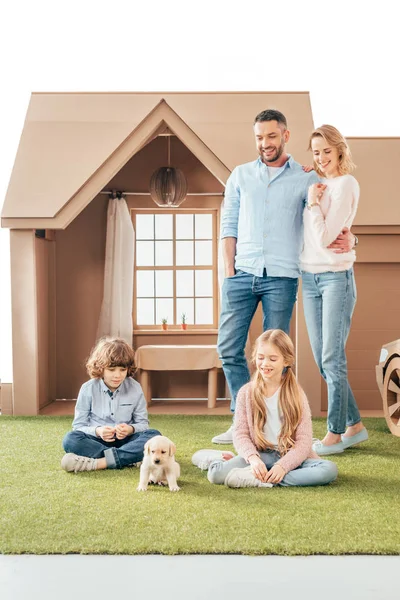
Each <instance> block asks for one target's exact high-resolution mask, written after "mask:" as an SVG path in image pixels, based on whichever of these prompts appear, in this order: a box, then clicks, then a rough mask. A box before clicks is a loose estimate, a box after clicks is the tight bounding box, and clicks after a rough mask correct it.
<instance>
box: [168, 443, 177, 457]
mask: <svg viewBox="0 0 400 600" xmlns="http://www.w3.org/2000/svg"><path fill="white" fill-rule="evenodd" d="M175 452H176V446H175V444H173V443H172V442H170V443H169V452H168V454H169V456H174V454H175Z"/></svg>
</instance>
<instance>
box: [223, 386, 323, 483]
mask: <svg viewBox="0 0 400 600" xmlns="http://www.w3.org/2000/svg"><path fill="white" fill-rule="evenodd" d="M250 390H251V383H247V384H246V385H244V386H243V387H242V388H241V389H240V390H239V393H238V395H237V398H236V409H235V426H234V430H233V444H234V446H235V448H236V451H237V453H238V454H239V455H240V456H242V457H243V458H244V459H245V460H246V461H247V462H248V461H249V457H250V456H251V455H252V454H257V456H260V451H259V450H258V449H257V448H256V445H255V439H254V425H253V411H252V407H251V395H250ZM302 396H303V414H302V417H301V420H300V423H299V424H298V427H297V429H296V431H295V434H294V439H295V445H294V446H293V448H291V449H290V450H289V452H288V453H287V454H285V455H284V456H282V457H281V458H280V459H279V460H278V461H277V463H276V464H277V465H280V466H281V467H282V468H283V469H284V470H285V472H286V473H288V472H289V471H293V469H296V468H297V467H298V466H300V465H301V463H302V462H304V461H305V460H306V459H307V458H319V456H318V454H316V453H315V452H314V451H313V450H312V423H311V411H310V407H309V405H308V400H307V397H306V395H305V394H304V392H303V393H302Z"/></svg>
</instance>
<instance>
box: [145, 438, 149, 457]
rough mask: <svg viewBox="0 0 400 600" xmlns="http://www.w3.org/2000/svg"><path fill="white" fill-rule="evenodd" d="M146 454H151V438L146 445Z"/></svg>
mask: <svg viewBox="0 0 400 600" xmlns="http://www.w3.org/2000/svg"><path fill="white" fill-rule="evenodd" d="M144 454H145V455H146V454H150V440H149V441H148V442H146V443H145V445H144Z"/></svg>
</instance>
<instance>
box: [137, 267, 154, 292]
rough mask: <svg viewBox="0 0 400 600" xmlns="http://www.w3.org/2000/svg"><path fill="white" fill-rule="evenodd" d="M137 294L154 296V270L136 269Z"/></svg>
mask: <svg viewBox="0 0 400 600" xmlns="http://www.w3.org/2000/svg"><path fill="white" fill-rule="evenodd" d="M136 296H137V297H139V296H154V271H136Z"/></svg>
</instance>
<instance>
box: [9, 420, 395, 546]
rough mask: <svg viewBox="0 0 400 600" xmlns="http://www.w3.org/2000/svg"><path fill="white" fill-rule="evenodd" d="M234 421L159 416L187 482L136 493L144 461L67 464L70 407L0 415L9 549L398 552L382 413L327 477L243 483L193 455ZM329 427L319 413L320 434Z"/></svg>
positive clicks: (390, 453)
mask: <svg viewBox="0 0 400 600" xmlns="http://www.w3.org/2000/svg"><path fill="white" fill-rule="evenodd" d="M229 422H230V419H229V417H209V416H203V417H202V416H198V417H191V416H190V417H189V416H178V415H172V416H171V415H168V416H157V417H152V419H151V426H152V427H155V428H158V429H159V430H160V431H162V432H163V433H164V434H165V435H167V436H168V437H171V438H172V439H173V440H174V441H175V442H176V444H177V448H178V450H177V460H178V462H179V463H180V465H181V471H182V475H181V479H180V485H181V491H180V492H178V493H171V492H169V490H168V489H167V488H161V487H154V488H150V489H149V490H148V492H147V493H138V492H136V486H137V483H138V479H139V469H136V468H130V469H124V470H120V471H116V470H108V471H100V472H92V473H80V474H76V475H75V474H71V473H66V472H64V471H62V470H61V468H60V459H61V458H62V456H63V451H62V448H61V440H62V437H63V435H64V434H65V433H66V432H67V431H68V430H69V429H70V426H71V419H70V418H66V417H58V418H57V417H33V418H27V417H25V418H24V417H0V553H3V554H5V553H15V554H20V553H34V554H52V553H61V554H65V553H82V554H147V553H151V554H153V553H161V554H192V553H200V554H209V553H224V554H231V553H233V554H283V555H295V554H303V555H307V554H399V553H400V520H399V519H398V513H399V510H400V463H399V456H400V438H396V437H394V436H393V435H391V434H390V433H389V431H388V429H387V427H386V424H385V422H384V420H383V419H365V424H366V426H367V428H368V430H369V434H370V440H369V441H368V442H367V443H365V444H363V445H361V446H360V447H359V448H353V449H352V450H348V451H347V452H345V453H344V454H343V455H341V456H337V457H335V458H334V459H333V460H334V461H335V462H336V463H337V465H338V467H339V478H338V480H337V481H336V482H335V483H333V484H331V485H329V486H326V487H320V488H279V487H276V488H272V489H240V490H233V489H228V488H226V487H225V486H216V485H211V484H210V483H209V482H208V480H207V478H206V474H205V473H204V472H202V471H200V470H199V469H197V468H195V467H194V466H192V464H191V461H190V458H191V455H192V453H193V452H194V451H195V450H197V449H199V448H207V447H210V446H211V447H212V445H211V444H210V440H211V437H212V436H213V435H215V434H216V433H218V432H222V431H224V430H225V429H226V428H227V427H228V426H229ZM324 430H325V421H324V420H322V419H317V420H315V423H314V435H317V436H319V437H321V436H323V434H324ZM225 448H227V449H229V448H230V447H229V446H225Z"/></svg>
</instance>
